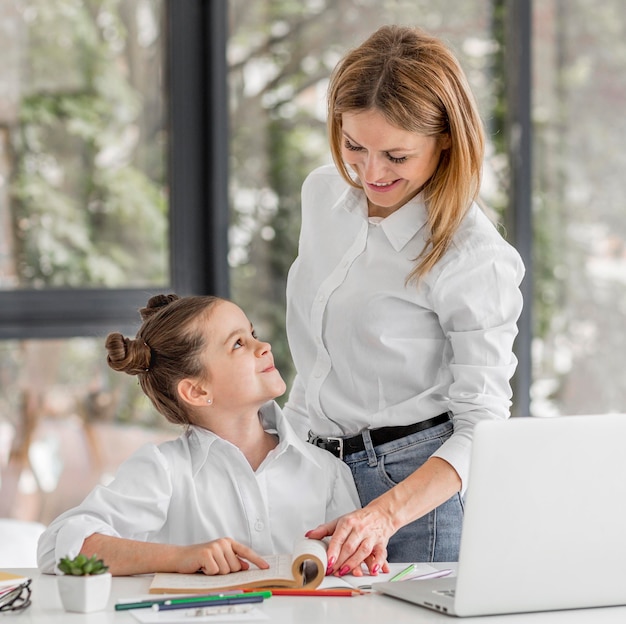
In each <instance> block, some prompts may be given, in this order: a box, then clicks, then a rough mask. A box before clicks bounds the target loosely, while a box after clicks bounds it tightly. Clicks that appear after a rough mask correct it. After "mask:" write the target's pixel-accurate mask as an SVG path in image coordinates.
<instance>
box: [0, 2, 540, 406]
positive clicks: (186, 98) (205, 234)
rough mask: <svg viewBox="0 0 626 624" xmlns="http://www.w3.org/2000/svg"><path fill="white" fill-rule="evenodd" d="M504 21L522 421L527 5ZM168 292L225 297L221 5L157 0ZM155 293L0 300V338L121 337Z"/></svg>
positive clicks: (526, 349) (526, 317) (528, 166)
mask: <svg viewBox="0 0 626 624" xmlns="http://www.w3.org/2000/svg"><path fill="white" fill-rule="evenodd" d="M501 1H503V3H504V20H505V38H506V48H507V49H506V54H505V70H506V75H505V79H506V81H507V88H506V100H507V113H506V115H507V119H506V121H507V128H508V136H507V142H508V146H509V162H510V167H511V170H510V175H511V193H510V202H509V207H508V211H507V223H508V227H509V233H510V240H511V242H512V244H513V245H514V246H515V247H516V248H517V249H518V251H519V252H520V254H521V256H522V259H523V260H524V263H525V265H526V277H525V279H524V282H523V283H522V292H523V295H524V301H525V305H524V310H523V312H522V316H521V318H520V321H519V324H518V326H519V334H518V337H517V340H516V355H517V358H518V367H517V371H516V374H515V377H514V379H513V388H514V405H513V414H514V415H518V416H528V415H530V385H531V382H532V372H531V367H532V362H531V343H532V314H531V313H532V301H533V280H532V242H533V233H532V212H531V201H532V198H531V193H532V186H531V185H532V179H531V171H532V149H531V144H532V124H531V105H532V80H531V44H532V1H531V0H501ZM166 27H167V34H166V39H167V41H166V45H167V55H168V59H167V60H168V62H167V71H168V81H167V82H168V86H167V98H168V108H169V120H168V123H169V130H170V133H169V137H170V140H169V154H168V162H169V185H170V211H169V215H170V253H171V266H170V272H171V284H169V285H167V286H164V288H165V289H166V290H167V291H169V292H177V293H179V294H181V295H187V294H215V295H218V296H222V297H228V296H229V293H230V289H229V269H228V259H227V258H228V223H229V201H228V159H229V137H228V88H227V63H226V45H227V38H228V0H210V2H207V1H206V0H167V1H166ZM164 288H158V289H154V290H150V289H48V290H14V291H9V290H6V291H0V339H15V340H22V339H42V338H43V339H45V338H71V337H79V336H100V335H102V334H103V333H105V332H108V331H112V330H116V331H131V330H132V328H134V327H136V324H137V309H138V308H139V307H141V306H143V305H144V304H145V302H146V300H147V297H148V296H150V295H151V294H156V293H157V292H162V291H163V289H164Z"/></svg>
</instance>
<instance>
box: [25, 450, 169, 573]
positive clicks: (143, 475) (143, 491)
mask: <svg viewBox="0 0 626 624" xmlns="http://www.w3.org/2000/svg"><path fill="white" fill-rule="evenodd" d="M171 496H172V480H171V475H170V471H169V469H168V466H167V463H166V461H165V458H164V457H163V455H162V454H161V452H160V451H159V449H158V448H157V447H156V446H154V445H152V444H149V445H146V446H144V447H142V448H141V449H140V450H139V451H137V453H135V454H134V455H133V456H132V457H130V458H129V459H128V460H127V461H126V462H124V463H123V464H122V465H121V466H120V468H119V470H118V472H117V474H116V477H115V479H114V480H113V482H112V483H111V484H110V485H108V486H102V485H98V486H96V488H94V490H93V491H92V492H91V493H90V494H89V495H88V496H87V497H86V498H85V500H84V501H83V502H82V503H81V504H80V505H79V506H78V507H75V508H73V509H70V510H69V511H67V512H65V513H63V514H62V515H60V516H59V517H58V518H56V519H55V520H54V521H53V522H52V523H51V524H50V525H49V526H48V528H47V529H46V531H45V532H44V533H43V534H42V536H41V538H40V540H39V544H38V549H37V562H38V565H39V568H40V570H41V571H42V572H46V573H53V572H57V571H58V570H57V569H56V564H57V563H58V561H59V559H61V558H62V557H67V556H69V557H75V556H76V555H77V554H78V553H79V552H80V549H81V547H82V545H83V542H84V540H85V539H86V538H87V537H89V536H90V535H93V534H94V533H101V534H104V535H110V536H113V537H123V538H127V539H136V540H144V541H145V540H147V538H148V536H149V535H151V534H154V533H156V532H158V531H159V530H160V529H161V527H162V526H163V525H164V523H165V521H166V519H167V514H168V509H169V504H170V500H171Z"/></svg>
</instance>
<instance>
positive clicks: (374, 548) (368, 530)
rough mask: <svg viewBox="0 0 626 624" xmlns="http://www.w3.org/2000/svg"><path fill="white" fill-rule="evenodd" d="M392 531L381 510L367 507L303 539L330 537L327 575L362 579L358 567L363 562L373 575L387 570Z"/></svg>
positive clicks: (328, 523)
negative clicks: (347, 575)
mask: <svg viewBox="0 0 626 624" xmlns="http://www.w3.org/2000/svg"><path fill="white" fill-rule="evenodd" d="M395 531H396V528H395V527H394V526H393V525H392V524H391V522H389V521H388V519H387V518H386V516H385V515H384V514H383V513H382V512H381V511H379V510H377V508H376V507H374V506H371V505H368V506H366V507H364V508H363V509H358V510H356V511H353V512H351V513H349V514H346V515H345V516H341V517H340V518H338V519H336V520H333V521H332V522H327V523H326V524H321V525H320V526H318V527H317V528H315V529H313V530H311V531H309V532H308V533H307V534H306V537H310V538H313V539H323V538H324V537H328V536H329V535H332V539H331V540H330V543H329V544H328V569H327V571H326V573H327V574H339V576H343V575H344V574H347V573H348V572H350V571H352V573H353V574H354V575H355V576H361V575H362V574H363V572H362V570H361V564H362V563H365V565H366V566H367V569H368V571H369V573H370V574H372V575H376V574H378V573H379V572H381V571H382V572H388V571H389V566H388V565H387V560H386V559H387V544H388V543H389V538H390V537H391V536H392V535H393V534H394V533H395Z"/></svg>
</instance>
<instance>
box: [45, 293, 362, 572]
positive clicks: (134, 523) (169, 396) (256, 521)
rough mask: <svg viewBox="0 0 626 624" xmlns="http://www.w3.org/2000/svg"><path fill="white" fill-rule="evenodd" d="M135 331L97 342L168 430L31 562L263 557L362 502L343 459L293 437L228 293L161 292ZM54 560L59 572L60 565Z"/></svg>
mask: <svg viewBox="0 0 626 624" xmlns="http://www.w3.org/2000/svg"><path fill="white" fill-rule="evenodd" d="M141 315H142V318H143V324H142V326H141V328H140V329H139V331H138V332H137V336H136V338H135V339H134V340H133V339H129V338H125V337H124V336H122V335H121V334H119V333H113V334H110V335H109V336H108V338H107V340H106V348H107V350H108V354H109V355H108V358H107V361H108V364H109V366H110V367H111V368H113V369H115V370H118V371H122V372H125V373H128V374H129V375H137V376H138V378H139V383H140V385H141V388H142V389H143V391H144V393H145V394H146V395H147V396H148V397H149V398H150V400H151V401H152V403H153V404H154V406H155V408H156V409H157V410H158V411H159V412H160V413H161V414H163V416H165V418H167V419H168V420H169V421H171V422H173V423H177V424H181V425H183V426H185V431H184V432H183V434H182V435H181V436H180V437H179V438H177V439H176V440H172V441H169V442H165V443H163V444H160V445H158V446H156V445H153V444H148V445H145V446H144V447H143V448H141V449H140V450H138V451H137V452H136V453H134V454H133V455H132V456H131V457H130V459H128V460H127V461H126V462H125V463H124V464H122V466H121V467H120V469H119V471H118V473H117V475H116V478H115V480H114V481H113V482H112V483H111V484H110V485H109V486H107V487H104V486H101V485H99V486H97V487H96V488H95V489H94V490H93V491H92V492H91V493H90V494H89V495H88V496H87V497H86V499H85V500H84V501H83V502H82V503H81V504H80V505H79V506H78V507H76V508H74V509H71V510H69V511H67V512H65V513H63V514H62V515H61V516H59V517H58V518H57V519H56V520H54V521H53V522H52V523H51V524H50V526H49V527H48V528H47V530H46V531H45V533H44V534H43V535H42V537H41V539H40V541H39V546H38V564H39V567H40V569H41V570H42V571H43V572H48V573H51V572H54V571H55V570H56V563H57V562H58V561H59V559H60V558H61V557H65V556H68V555H69V556H72V557H73V556H75V555H77V554H78V553H79V552H82V553H84V554H86V555H88V556H91V555H93V554H97V555H98V557H99V558H102V559H103V560H104V561H105V563H106V564H107V565H108V566H109V569H110V572H111V573H112V574H114V575H130V574H144V573H153V572H183V573H192V572H196V571H198V570H201V571H202V572H204V573H205V574H227V573H228V572H235V571H239V570H242V569H244V570H245V569H248V568H249V566H250V563H252V564H254V565H256V566H258V567H260V568H267V563H266V562H265V561H264V560H263V558H262V555H264V554H271V553H287V552H291V550H292V547H293V543H294V541H295V540H297V539H299V538H301V537H302V536H303V535H304V533H305V532H306V531H307V530H308V529H310V527H312V526H317V525H318V524H319V523H322V522H325V521H329V520H332V519H333V518H336V517H337V516H339V515H341V514H343V513H346V512H348V511H352V510H354V509H355V508H356V506H357V505H358V496H357V493H356V488H355V486H354V483H353V481H352V477H351V474H350V471H349V469H348V468H347V466H346V465H345V464H343V463H342V462H340V461H339V460H337V459H336V458H335V457H333V456H332V455H331V454H330V453H328V452H327V451H324V450H321V449H318V448H316V447H314V446H312V445H310V444H307V443H305V442H303V441H301V440H300V439H299V438H298V437H297V436H296V435H295V433H294V431H293V430H292V429H291V427H290V425H289V423H287V422H286V420H285V418H284V417H283V415H282V413H281V411H280V408H279V407H278V405H277V404H276V403H275V402H274V401H273V400H272V399H274V398H276V397H277V396H280V395H281V394H283V392H284V391H285V382H284V381H283V380H282V378H281V376H280V373H279V372H278V370H277V369H276V368H275V367H274V358H273V356H272V351H271V347H270V345H269V344H268V343H266V342H261V341H259V340H258V339H257V337H256V334H255V333H254V330H253V328H252V325H251V323H250V321H249V320H248V319H247V318H246V315H245V314H244V313H243V311H242V310H241V309H240V308H239V307H237V306H236V305H235V304H234V303H232V302H230V301H226V300H224V299H220V298H217V297H208V296H206V297H183V298H179V297H178V296H176V295H157V296H156V297H152V298H151V299H150V300H149V301H148V305H147V307H146V308H143V309H142V310H141ZM56 571H58V570H56Z"/></svg>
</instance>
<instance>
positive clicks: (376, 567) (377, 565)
mask: <svg viewBox="0 0 626 624" xmlns="http://www.w3.org/2000/svg"><path fill="white" fill-rule="evenodd" d="M378 570H380V565H379V564H378V563H377V564H376V565H375V566H374V567H373V568H372V574H378Z"/></svg>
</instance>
